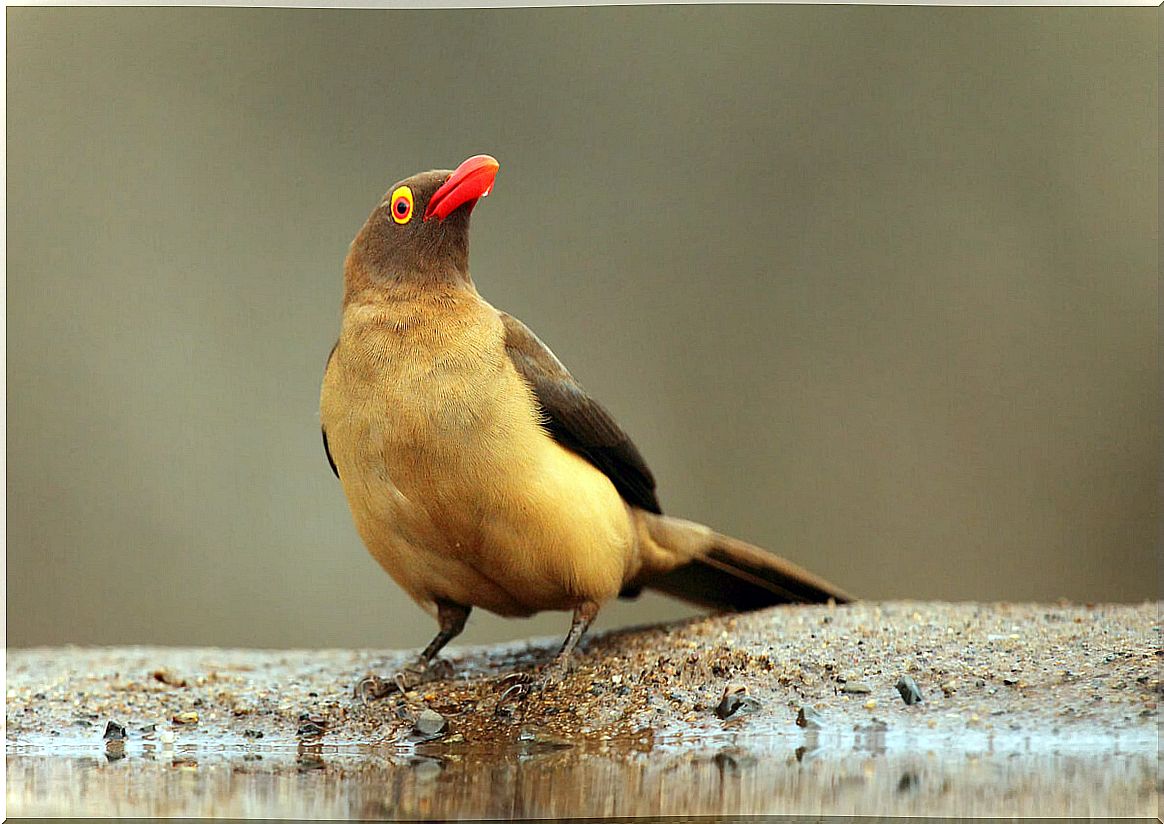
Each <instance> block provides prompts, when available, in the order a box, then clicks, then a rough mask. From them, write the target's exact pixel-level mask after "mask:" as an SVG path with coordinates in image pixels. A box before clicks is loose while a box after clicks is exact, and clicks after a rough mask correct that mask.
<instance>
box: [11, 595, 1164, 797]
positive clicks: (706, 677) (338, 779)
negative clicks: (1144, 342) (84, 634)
mask: <svg viewBox="0 0 1164 824" xmlns="http://www.w3.org/2000/svg"><path fill="white" fill-rule="evenodd" d="M1160 607H1161V604H1159V603H1148V604H1143V605H1139V606H1122V605H1097V606H1081V605H1065V604H1057V605H1041V604H1033V605H1032V604H1022V605H1017V604H1015V605H1010V604H982V605H980V604H940V603H939V604H935V603H910V602H894V603H882V604H877V603H860V604H855V605H847V606H841V607H782V608H776V609H771V610H765V611H762V612H757V613H751V614H746V615H718V616H710V617H707V618H702V619H697V620H692V621H686V622H682V623H679V624H672V625H667V626H662V627H649V628H639V629H633V630H624V631H619V632H613V633H608V634H606V635H602V636H596V637H594V638H591V639H589V640H588V641H587V642H585V643H584V645H583V647H582V651H581V654H580V655H579V656H578V659H577V662H576V666H575V668H574V670H573V672H572V673H571V674H570V676H569V677H568V678H567V679H566V680H565V681H564V682H563V683H562V684H560V685H559V686H558V687H557V688H555V689H549V690H546V691H543V692H540V693H535V694H533V695H532V696H530V697H528V698H526V699H524V700H516V699H503V697H502V691H501V690H500V689H499V688H498V679H499V678H500V677H502V676H504V675H506V674H508V673H510V672H513V671H531V670H536V669H537V667H538V666H539V665H540V664H541V663H542V662H544V661H545V660H546V659H547V658H548V657H549V656H550V655H551V654H552V653H553V651H554V650H555V649H556V646H557V643H558V641H557V639H540V640H538V641H536V642H533V643H530V644H525V643H522V644H514V645H506V646H502V647H488V648H471V649H470V648H461V649H457V648H453V649H452V650H450V652H449V655H448V657H449V659H450V660H451V662H452V664H453V665H454V667H455V675H454V676H453V677H452V678H451V679H449V680H446V681H443V682H438V683H433V684H429V685H425V686H423V687H421V688H420V689H418V690H416V691H414V692H412V693H409V694H407V695H405V696H404V697H403V699H399V698H394V699H384V700H380V701H375V702H372V703H369V704H366V705H365V704H364V703H362V702H361V701H358V700H356V699H355V698H354V697H353V692H352V687H353V685H354V684H355V683H356V682H357V681H358V680H359V679H360V678H361V677H363V676H364V675H367V674H369V673H378V674H381V675H388V674H390V673H392V672H394V671H395V670H397V669H398V668H399V667H401V666H402V665H403V664H404V663H405V662H407V661H408V660H409V658H410V657H411V655H412V654H413V653H412V652H383V651H348V650H342V651H338V650H326V651H279V652H271V651H253V650H223V649H172V648H114V649H78V648H65V649H36V650H13V651H10V652H9V654H8V667H7V677H8V691H7V704H6V724H7V727H6V740H7V768H8V783H7V802H8V812H9V814H10V815H14V816H37V815H45V816H56V815H122V816H131V815H137V816H142V815H166V816H206V815H214V816H222V817H243V818H246V817H268V818H275V817H284V816H287V817H298V818H325V817H351V816H355V817H361V818H418V817H421V818H425V817H458V818H466V817H530V818H537V817H555V816H596V815H680V814H756V813H771V814H775V813H795V814H851V813H861V814H866V815H981V816H987V815H992V816H997V815H1058V816H1065V815H1072V816H1076V815H1089V816H1140V817H1155V816H1156V815H1157V814H1158V811H1159V808H1158V805H1159V799H1160V789H1161V785H1160V779H1159V777H1158V772H1157V768H1158V758H1157V755H1158V747H1159V727H1158V721H1159V716H1158V711H1157V701H1158V700H1159V698H1160V695H1161V690H1162V686H1161V673H1160V665H1161V662H1162V660H1164V659H1162V657H1161V655H1162V648H1161V635H1160V628H1161V622H1160ZM903 676H908V677H909V678H910V679H912V681H913V682H914V684H916V687H917V690H918V692H919V693H920V695H921V700H920V701H918V702H916V703H913V704H912V705H911V704H907V703H906V701H905V700H904V697H903V694H902V691H903V690H904V691H905V692H906V693H909V692H910V689H909V686H908V685H905V684H903V685H902V688H901V689H899V688H898V687H897V684H898V683H899V681H901V679H902V677H903ZM725 693H727V694H728V696H729V700H728V701H726V702H725V701H724V700H723V699H724V695H725ZM798 721H799V723H798ZM122 728H124V733H122V732H121V729H122ZM107 736H108V737H107Z"/></svg>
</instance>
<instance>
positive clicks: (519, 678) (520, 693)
mask: <svg viewBox="0 0 1164 824" xmlns="http://www.w3.org/2000/svg"><path fill="white" fill-rule="evenodd" d="M569 672H570V668H569V666H568V665H567V664H566V663H565V662H564V661H560V660H555V661H553V662H551V663H550V664H549V665H548V666H547V667H546V668H545V669H543V670H542V671H541V673H539V674H538V676H537V677H534V676H532V675H530V674H529V673H528V672H511V673H510V674H509V675H506V676H505V677H503V678H501V679H499V680H498V682H497V684H496V687H495V688H496V689H497V690H499V691H500V692H501V695H500V696H498V698H497V709H496V711H495V712H496V713H497V714H499V715H505V714H508V713H509V712H510V710H509V709H508V708H509V705H510V704H511V702H521V701H525V700H527V699H529V698H531V697H533V696H534V695H538V694H540V693H544V692H547V691H550V690H554V689H556V688H557V686H558V685H559V684H560V683H562V681H563V680H564V679H565V677H566V676H567V675H568V674H569Z"/></svg>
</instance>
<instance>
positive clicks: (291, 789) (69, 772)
mask: <svg viewBox="0 0 1164 824" xmlns="http://www.w3.org/2000/svg"><path fill="white" fill-rule="evenodd" d="M1004 743H1005V744H1006V746H1000V744H999V741H998V740H994V741H992V742H990V743H989V744H987V743H986V742H985V741H984V742H982V744H981V745H980V746H978V747H977V749H976V750H974V751H969V750H965V748H963V751H953V750H951V749H950V748H948V747H938V748H930V747H927V746H926V745H925V742H922V744H921V746H918V747H909V746H904V745H900V742H893V741H888V740H887V737H886V733H885V731H884V730H879V729H864V730H857V731H855V732H854V733H853V735H852V736H850V738H849V739H848V741H847V743H846V746H845V747H843V748H839V747H838V746H836V742H835V741H831V740H826V739H825V738H824V737H822V734H821V733H818V732H817V731H815V730H809V731H805V732H804V733H803V734H799V735H796V736H784V737H780V738H771V739H755V738H743V737H739V738H736V737H724V738H722V739H720V740H712V741H706V740H705V741H701V742H699V743H698V744H695V743H688V744H685V743H682V742H670V743H667V742H649V741H647V742H642V741H636V742H618V741H614V742H610V744H609V745H607V746H600V747H577V746H575V747H562V746H560V745H559V746H553V747H547V746H545V745H539V744H537V743H536V742H530V744H529V746H526V747H521V748H517V749H506V750H496V751H493V750H482V749H481V748H472V749H470V748H461V749H457V748H456V747H441V746H439V745H425V746H423V747H420V748H417V749H414V750H407V751H397V750H393V749H385V748H372V747H353V746H348V747H338V746H334V745H328V744H327V743H325V742H324V741H321V740H304V741H301V742H299V743H298V744H292V743H291V742H278V743H269V742H268V743H265V744H262V745H260V744H253V745H249V746H245V747H222V746H213V745H211V744H209V743H208V744H205V745H201V746H188V745H187V746H183V747H181V748H180V749H178V750H175V749H174V748H173V747H162V748H161V749H158V748H157V747H156V745H155V743H154V742H150V741H144V742H143V741H140V740H139V741H132V740H131V741H129V742H126V741H110V742H107V745H106V746H105V747H103V748H97V749H91V750H90V751H89V752H84V751H81V750H82V749H83V748H82V747H81V745H80V744H78V745H77V749H78V751H76V752H67V751H63V750H62V749H61V748H60V747H59V746H58V747H57V749H56V751H54V752H53V753H52V754H49V753H48V752H46V751H44V750H43V749H40V750H38V748H37V747H27V746H22V747H18V748H16V749H17V750H18V751H16V752H13V751H12V750H13V748H12V747H11V745H10V752H9V755H8V758H7V768H8V787H7V793H8V812H9V814H11V815H14V816H66V815H78V816H84V815H91V816H92V815H101V816H175V817H195V816H197V817H205V816H214V817H227V818H256V817H261V818H283V817H289V818H306V819H315V818H362V819H392V818H404V819H408V818H411V819H418V818H444V817H457V818H556V817H571V816H575V817H576V816H585V817H597V816H643V815H725V814H726V815H733V814H762V813H764V814H778V813H782V814H804V815H819V814H854V813H862V814H866V815H954V814H958V815H979V816H988V815H1000V814H1007V815H1034V814H1039V815H1064V816H1065V815H1081V814H1088V815H1105V816H1148V815H1154V811H1155V809H1156V800H1157V797H1158V787H1157V780H1156V758H1155V746H1154V743H1152V742H1148V741H1147V740H1145V741H1144V742H1133V745H1132V746H1128V743H1127V742H1124V746H1123V747H1122V749H1120V751H1118V752H1117V751H1115V749H1114V748H1113V747H1111V746H1109V747H1106V748H1105V749H1104V751H1103V752H1099V751H1092V752H1088V751H1087V748H1086V747H1084V748H1081V749H1078V750H1077V751H1074V752H1068V753H1062V752H1060V753H1055V752H1052V751H1036V752H1030V751H1025V752H1024V745H1023V741H1022V739H1019V738H1018V737H1017V736H1016V740H1015V741H1014V742H1004ZM1150 743H1151V744H1152V745H1151V746H1148V745H1149V744H1150ZM1012 744H1013V746H1012ZM88 746H89V747H90V748H92V745H91V744H90V745H88ZM1026 748H1027V749H1028V750H1029V741H1027V743H1026ZM65 749H66V750H67V748H65ZM101 749H103V750H104V753H103V757H102V753H101Z"/></svg>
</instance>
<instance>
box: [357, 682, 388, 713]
mask: <svg viewBox="0 0 1164 824" xmlns="http://www.w3.org/2000/svg"><path fill="white" fill-rule="evenodd" d="M390 692H392V690H391V689H389V687H388V685H387V684H385V683H384V681H383V680H382V679H381V678H379V677H378V676H375V675H371V674H369V675H365V676H364V677H363V678H361V679H360V680H359V681H357V682H356V688H355V694H356V698H357V699H358V700H359V701H360V703H361V704H364V705H365V706H367V705H368V704H369V703H371V702H372V701H376V700H378V699H380V698H383V697H384V696H386V695H388V694H389V693H390Z"/></svg>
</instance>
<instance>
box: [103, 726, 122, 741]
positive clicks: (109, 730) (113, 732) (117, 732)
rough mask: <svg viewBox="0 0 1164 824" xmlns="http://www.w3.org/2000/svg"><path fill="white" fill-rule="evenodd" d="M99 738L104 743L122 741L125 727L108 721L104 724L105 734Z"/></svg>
mask: <svg viewBox="0 0 1164 824" xmlns="http://www.w3.org/2000/svg"><path fill="white" fill-rule="evenodd" d="M101 737H102V738H104V739H105V740H106V741H124V740H125V727H123V726H121V725H120V724H118V723H117V722H116V721H108V722H106V724H105V734H104V735H102V736H101Z"/></svg>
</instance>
